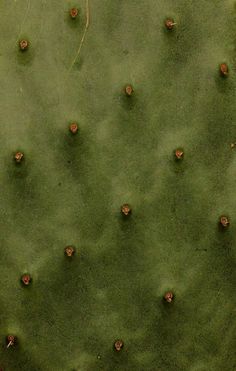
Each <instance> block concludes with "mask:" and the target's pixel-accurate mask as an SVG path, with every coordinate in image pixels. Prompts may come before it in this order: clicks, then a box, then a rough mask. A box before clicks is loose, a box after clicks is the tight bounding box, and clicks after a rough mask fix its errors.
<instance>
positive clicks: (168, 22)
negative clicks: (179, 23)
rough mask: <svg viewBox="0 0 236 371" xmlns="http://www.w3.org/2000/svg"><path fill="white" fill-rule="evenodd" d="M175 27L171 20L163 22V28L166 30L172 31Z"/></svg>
mask: <svg viewBox="0 0 236 371" xmlns="http://www.w3.org/2000/svg"><path fill="white" fill-rule="evenodd" d="M175 25H176V23H175V22H174V21H173V20H172V19H166V20H165V26H166V28H167V30H173V28H174V26H175Z"/></svg>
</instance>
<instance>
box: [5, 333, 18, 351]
mask: <svg viewBox="0 0 236 371" xmlns="http://www.w3.org/2000/svg"><path fill="white" fill-rule="evenodd" d="M16 341H17V338H16V336H15V335H8V336H7V337H6V344H7V348H10V347H13V346H15V345H16Z"/></svg>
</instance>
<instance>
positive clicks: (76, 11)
mask: <svg viewBox="0 0 236 371" xmlns="http://www.w3.org/2000/svg"><path fill="white" fill-rule="evenodd" d="M78 14H79V9H77V8H72V9H70V16H71V18H72V19H76V18H77V17H78Z"/></svg>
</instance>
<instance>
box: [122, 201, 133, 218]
mask: <svg viewBox="0 0 236 371" xmlns="http://www.w3.org/2000/svg"><path fill="white" fill-rule="evenodd" d="M121 212H122V214H123V215H126V216H127V215H129V214H130V213H131V207H130V206H129V205H128V204H124V205H122V206H121Z"/></svg>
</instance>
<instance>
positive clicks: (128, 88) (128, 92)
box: [125, 85, 134, 97]
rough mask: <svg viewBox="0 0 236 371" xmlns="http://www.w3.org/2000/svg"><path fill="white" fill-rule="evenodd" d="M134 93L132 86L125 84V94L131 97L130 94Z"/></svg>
mask: <svg viewBox="0 0 236 371" xmlns="http://www.w3.org/2000/svg"><path fill="white" fill-rule="evenodd" d="M133 93H134V89H133V87H132V85H127V86H126V87H125V94H126V95H127V96H128V97H131V95H133Z"/></svg>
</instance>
